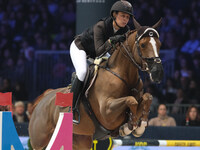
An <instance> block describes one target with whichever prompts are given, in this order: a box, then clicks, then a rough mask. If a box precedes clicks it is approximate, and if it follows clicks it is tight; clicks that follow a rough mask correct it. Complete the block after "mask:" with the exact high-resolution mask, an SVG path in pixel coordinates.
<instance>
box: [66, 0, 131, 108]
mask: <svg viewBox="0 0 200 150" xmlns="http://www.w3.org/2000/svg"><path fill="white" fill-rule="evenodd" d="M130 16H133V8H132V5H131V4H130V3H129V2H128V1H125V0H120V1H117V2H115V3H114V4H113V6H112V8H111V10H110V16H109V17H107V18H104V19H101V20H100V21H99V22H97V23H96V24H95V25H94V26H93V27H91V28H89V29H87V30H86V31H84V32H83V33H82V34H80V35H78V36H76V38H75V40H74V41H73V42H72V44H71V46H70V57H71V59H72V63H73V65H74V67H75V71H76V77H75V80H74V82H73V85H72V89H71V92H73V109H74V108H75V105H76V101H77V98H78V96H79V93H80V92H81V89H82V86H83V81H84V79H85V76H86V72H87V60H86V59H87V57H90V58H95V57H98V56H102V55H104V54H105V53H106V52H108V51H109V50H110V49H111V48H112V46H113V45H114V44H116V43H118V42H123V41H124V40H125V36H124V33H126V32H127V31H128V30H129V27H128V25H127V23H128V21H129V18H130ZM75 109H76V108H75Z"/></svg>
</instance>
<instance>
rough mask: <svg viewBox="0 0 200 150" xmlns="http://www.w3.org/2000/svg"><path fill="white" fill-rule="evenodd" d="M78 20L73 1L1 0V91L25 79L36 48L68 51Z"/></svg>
mask: <svg viewBox="0 0 200 150" xmlns="http://www.w3.org/2000/svg"><path fill="white" fill-rule="evenodd" d="M75 19H76V14H75V1H73V0H67V1H66V0H29V1H27V0H14V1H4V0H0V35H1V36H0V92H5V91H6V90H7V89H6V88H5V87H4V86H5V84H7V83H4V81H5V82H10V83H9V86H11V87H9V91H10V90H11V88H12V89H13V90H15V89H16V87H17V86H18V85H19V83H18V82H25V81H24V80H25V77H24V74H27V73H28V71H32V70H31V69H33V68H32V64H33V62H32V61H33V56H34V52H35V51H36V50H52V51H55V50H68V49H69V45H70V43H71V41H72V40H73V37H74V35H75ZM31 77H32V76H30V79H31ZM24 85H25V84H24V83H20V86H21V87H22V88H23V89H25V88H27V87H23V86H24ZM26 98H27V96H24V99H26ZM17 99H18V98H17ZM19 100H20V99H19Z"/></svg>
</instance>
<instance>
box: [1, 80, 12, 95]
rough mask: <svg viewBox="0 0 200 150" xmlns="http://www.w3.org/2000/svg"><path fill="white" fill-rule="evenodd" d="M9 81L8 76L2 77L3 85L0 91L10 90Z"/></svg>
mask: <svg viewBox="0 0 200 150" xmlns="http://www.w3.org/2000/svg"><path fill="white" fill-rule="evenodd" d="M12 91H13V89H12V86H11V81H10V79H8V78H5V79H3V85H2V87H1V89H0V92H12Z"/></svg>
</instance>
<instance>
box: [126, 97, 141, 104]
mask: <svg viewBox="0 0 200 150" xmlns="http://www.w3.org/2000/svg"><path fill="white" fill-rule="evenodd" d="M126 103H127V105H131V106H137V105H138V102H137V100H136V99H135V98H134V97H133V96H129V97H128V98H127V100H126Z"/></svg>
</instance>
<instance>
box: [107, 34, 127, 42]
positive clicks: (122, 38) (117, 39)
mask: <svg viewBox="0 0 200 150" xmlns="http://www.w3.org/2000/svg"><path fill="white" fill-rule="evenodd" d="M109 39H110V42H111V44H116V43H118V42H124V41H125V40H126V36H125V35H115V36H112V37H110V38H109Z"/></svg>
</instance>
